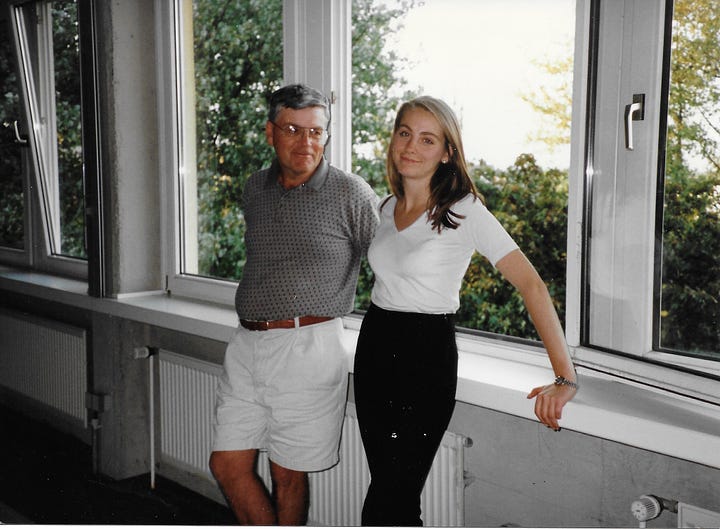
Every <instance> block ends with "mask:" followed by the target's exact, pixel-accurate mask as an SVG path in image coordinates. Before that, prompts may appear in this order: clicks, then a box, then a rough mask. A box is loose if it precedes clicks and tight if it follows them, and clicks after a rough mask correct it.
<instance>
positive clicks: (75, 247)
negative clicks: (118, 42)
mask: <svg viewBox="0 0 720 529" xmlns="http://www.w3.org/2000/svg"><path fill="white" fill-rule="evenodd" d="M52 24H53V25H52V36H53V43H52V49H53V65H54V72H55V78H54V84H55V117H56V129H57V161H58V180H59V181H58V185H59V187H58V190H59V202H60V207H59V214H60V232H61V234H60V241H61V247H60V251H59V253H60V254H61V255H65V256H70V257H80V258H86V257H87V254H86V252H85V215H84V211H85V202H84V201H85V195H84V188H83V165H82V164H83V151H82V126H81V112H80V93H81V92H80V49H79V46H78V43H79V39H78V18H77V4H76V2H75V1H55V2H53V3H52Z"/></svg>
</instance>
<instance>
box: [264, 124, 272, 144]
mask: <svg viewBox="0 0 720 529" xmlns="http://www.w3.org/2000/svg"><path fill="white" fill-rule="evenodd" d="M265 139H266V140H267V142H268V145H270V146H271V147H273V124H272V123H271V122H269V121H268V122H267V123H265Z"/></svg>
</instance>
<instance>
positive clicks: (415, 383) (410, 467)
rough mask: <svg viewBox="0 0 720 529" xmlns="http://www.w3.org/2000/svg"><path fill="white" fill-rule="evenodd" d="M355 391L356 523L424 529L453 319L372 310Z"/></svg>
mask: <svg viewBox="0 0 720 529" xmlns="http://www.w3.org/2000/svg"><path fill="white" fill-rule="evenodd" d="M354 385H355V386H354V387H355V406H356V409H357V414H358V421H359V425H360V433H361V436H362V440H363V446H364V448H365V454H366V455H367V459H368V464H369V466H370V488H369V489H368V493H367V496H366V498H365V503H364V505H363V512H362V524H363V525H372V526H388V525H394V526H417V525H422V520H421V518H420V495H421V493H422V489H423V486H424V484H425V479H426V478H427V475H428V473H429V471H430V467H431V466H432V462H433V459H434V457H435V453H436V452H437V449H438V446H440V442H441V441H442V436H443V434H444V433H445V430H446V428H447V426H448V423H449V422H450V418H451V416H452V413H453V410H454V408H455V389H456V387H457V345H456V342H455V322H454V317H453V315H430V314H415V313H404V312H394V311H387V310H384V309H381V308H379V307H377V306H375V305H371V306H370V309H369V310H368V312H367V314H366V315H365V318H364V320H363V323H362V327H361V329H360V337H359V339H358V345H357V351H356V354H355V370H354Z"/></svg>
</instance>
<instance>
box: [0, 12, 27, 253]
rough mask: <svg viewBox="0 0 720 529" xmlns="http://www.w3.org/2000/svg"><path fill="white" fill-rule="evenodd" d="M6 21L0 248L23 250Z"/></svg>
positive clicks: (1, 41) (0, 35) (0, 39)
mask: <svg viewBox="0 0 720 529" xmlns="http://www.w3.org/2000/svg"><path fill="white" fill-rule="evenodd" d="M10 35H11V31H10V27H9V23H8V22H7V20H4V19H3V20H0V94H2V96H0V189H2V193H0V246H4V247H6V248H13V249H17V250H21V249H23V248H24V245H25V243H24V237H25V228H24V222H23V217H24V211H25V203H24V200H25V199H24V194H23V182H22V152H21V147H20V146H19V145H18V143H17V142H16V138H15V127H16V124H17V120H19V119H20V115H21V114H20V100H19V97H18V84H17V82H18V79H17V75H16V71H15V67H14V64H15V61H14V58H13V46H12V42H11V40H10Z"/></svg>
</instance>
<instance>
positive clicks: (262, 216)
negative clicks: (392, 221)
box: [235, 159, 378, 320]
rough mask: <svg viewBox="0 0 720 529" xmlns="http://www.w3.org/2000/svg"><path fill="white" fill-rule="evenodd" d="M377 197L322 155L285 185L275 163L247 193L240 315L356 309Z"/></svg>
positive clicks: (263, 317)
mask: <svg viewBox="0 0 720 529" xmlns="http://www.w3.org/2000/svg"><path fill="white" fill-rule="evenodd" d="M377 201H378V198H377V195H376V194H375V192H374V191H373V190H372V188H371V187H370V186H369V185H368V184H367V182H365V181H364V180H363V179H362V178H360V177H359V176H357V175H353V174H349V173H346V172H344V171H341V170H339V169H337V168H335V167H332V166H331V165H330V164H328V163H327V161H326V160H325V159H323V161H322V162H321V164H320V166H319V167H318V169H317V170H316V171H315V173H314V174H313V176H312V177H311V178H310V180H309V181H308V182H307V183H305V184H303V185H301V186H299V187H296V188H293V189H289V190H286V189H284V188H283V187H282V186H281V185H280V183H279V182H278V166H277V161H275V162H274V163H273V164H272V165H271V166H270V167H269V168H267V169H263V170H261V171H258V172H256V173H254V174H253V175H252V176H251V177H250V179H249V180H248V182H247V184H246V185H245V189H244V191H243V212H244V216H245V223H246V231H245V247H246V249H247V262H246V264H245V267H244V269H243V276H242V279H241V280H240V284H239V285H238V288H237V291H236V293H235V308H236V310H237V313H238V316H239V317H240V318H241V319H248V320H279V319H286V318H294V317H296V316H308V315H311V316H332V317H336V316H342V315H344V314H347V313H348V312H350V311H352V309H353V302H354V298H355V288H356V283H357V278H358V272H359V265H360V259H361V257H362V256H363V255H364V254H365V253H366V252H367V248H368V246H369V245H370V241H371V239H372V237H373V235H374V233H375V228H376V227H377V224H378V213H377Z"/></svg>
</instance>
